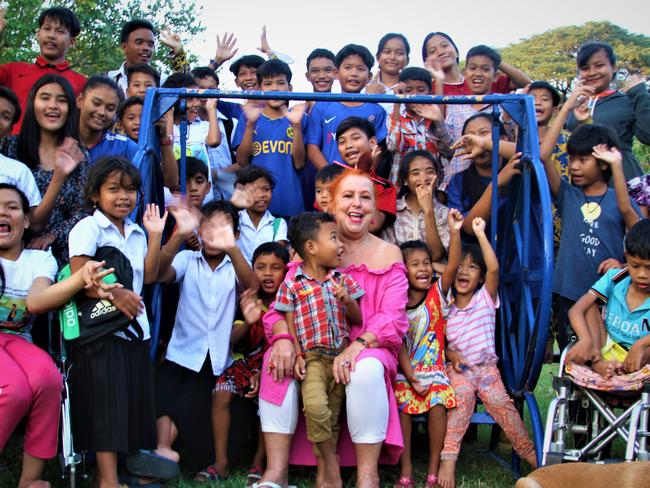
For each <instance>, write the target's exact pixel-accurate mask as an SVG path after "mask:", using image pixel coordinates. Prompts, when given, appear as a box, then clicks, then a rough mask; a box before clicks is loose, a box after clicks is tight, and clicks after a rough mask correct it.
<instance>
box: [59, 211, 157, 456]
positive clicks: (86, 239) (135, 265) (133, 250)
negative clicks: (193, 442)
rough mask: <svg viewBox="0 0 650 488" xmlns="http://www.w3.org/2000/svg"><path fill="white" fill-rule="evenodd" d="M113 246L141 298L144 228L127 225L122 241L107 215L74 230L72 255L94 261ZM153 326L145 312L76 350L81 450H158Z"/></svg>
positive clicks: (74, 393)
mask: <svg viewBox="0 0 650 488" xmlns="http://www.w3.org/2000/svg"><path fill="white" fill-rule="evenodd" d="M103 246H114V247H116V248H117V249H119V250H120V251H121V252H122V253H123V254H124V255H125V256H126V257H127V259H128V260H129V262H130V263H131V267H132V269H133V291H134V292H135V293H137V294H141V293H142V286H143V283H144V260H145V256H146V253H147V239H146V237H145V234H144V231H143V230H142V228H141V227H140V226H138V225H137V224H135V223H133V222H132V221H131V220H129V219H125V221H124V236H123V235H122V234H121V233H120V231H119V230H118V228H117V227H116V226H115V224H113V223H112V222H111V221H110V220H109V219H108V217H106V215H104V213H102V212H101V211H100V210H95V212H94V213H93V215H92V216H89V217H86V218H84V219H83V220H81V221H79V222H78V223H77V225H75V226H74V227H73V229H72V230H71V231H70V239H69V251H70V256H71V257H74V256H91V257H92V256H94V255H95V253H96V252H97V249H98V248H99V247H103ZM149 337H150V336H149V321H148V319H147V315H146V312H145V311H143V312H141V313H140V314H139V315H138V316H137V317H136V319H135V323H133V324H132V325H130V326H129V327H128V329H127V331H126V333H124V332H116V333H115V334H113V335H109V336H106V337H103V338H101V339H98V340H96V341H94V342H91V343H89V344H87V345H83V346H74V347H73V349H72V354H71V356H72V361H73V367H72V369H71V372H70V382H71V400H72V408H73V411H74V412H75V415H73V419H72V427H73V432H74V435H75V444H76V445H77V447H78V448H80V449H92V450H95V451H109V452H122V453H131V452H134V451H137V450H138V449H148V450H150V449H155V448H156V444H157V436H156V417H155V407H154V396H153V372H152V365H151V361H150V359H149Z"/></svg>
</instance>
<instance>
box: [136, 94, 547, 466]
mask: <svg viewBox="0 0 650 488" xmlns="http://www.w3.org/2000/svg"><path fill="white" fill-rule="evenodd" d="M187 98H219V99H253V100H287V101H289V100H304V101H339V102H344V101H346V102H372V103H421V104H447V105H456V104H482V105H491V106H492V109H491V114H492V142H493V149H492V170H493V171H492V187H493V188H496V187H497V175H498V171H499V167H500V157H499V154H498V150H499V120H500V116H501V110H504V111H505V112H507V114H508V115H509V116H510V118H511V119H512V120H513V121H514V123H515V124H516V125H517V127H518V137H517V150H518V151H519V152H521V153H522V157H521V170H522V174H521V176H520V177H517V178H515V179H514V180H513V181H512V182H511V184H510V185H509V187H508V193H507V201H506V204H505V205H504V207H503V208H502V209H501V210H499V208H498V199H499V192H498V191H493V192H492V207H491V212H492V216H491V233H490V237H491V242H492V245H493V247H494V248H495V249H496V250H497V255H498V256H499V262H500V265H501V272H500V283H499V295H500V298H501V307H500V312H499V318H500V320H499V321H498V322H499V334H498V336H499V342H498V343H497V349H498V353H499V357H500V359H501V366H502V372H503V380H504V383H505V384H506V386H507V388H508V390H509V392H510V394H511V395H512V396H513V398H514V399H515V402H516V403H517V406H518V408H519V409H521V408H523V404H524V403H526V404H527V406H528V410H529V413H530V417H531V424H532V429H533V436H534V442H535V446H536V449H537V458H538V464H539V463H540V461H541V452H542V442H543V437H544V432H543V422H542V419H541V416H540V412H539V407H538V405H537V401H536V399H535V395H534V389H535V385H536V384H537V380H538V378H539V374H540V372H541V368H542V364H543V361H544V353H545V350H546V342H547V338H548V326H549V321H550V315H551V291H552V273H553V223H552V214H551V196H550V193H549V188H548V182H547V179H546V173H545V171H544V167H543V165H542V163H541V161H540V158H539V140H538V137H537V123H536V119H535V109H534V102H533V97H532V96H530V95H485V96H454V97H446V96H426V95H424V96H403V95H368V94H356V93H337V94H334V93H297V92H296V93H294V92H262V91H247V92H239V91H220V90H198V89H197V90H192V89H171V88H150V89H149V90H147V95H146V97H145V102H144V107H143V110H142V119H141V123H140V140H139V142H138V152H137V154H136V157H135V161H134V163H135V164H136V165H137V166H138V167H139V168H140V174H141V176H142V182H143V189H144V198H143V201H142V202H141V204H143V203H144V204H146V203H157V204H159V205H161V206H162V205H163V202H162V201H160V198H161V194H162V193H161V191H160V188H159V186H160V184H161V183H160V181H159V177H157V176H156V174H159V172H157V171H154V164H158V162H159V156H158V155H159V154H160V146H159V142H158V137H157V134H156V127H155V125H154V122H155V121H157V120H158V119H160V118H161V117H162V116H163V114H165V113H166V112H167V111H168V110H169V109H170V108H172V107H173V106H174V105H175V104H176V103H177V102H178V103H179V109H180V113H181V121H180V141H181V142H180V145H181V151H180V152H181V165H180V187H181V189H184V188H185V164H186V161H185V158H186V148H185V145H186V136H187V125H188V122H187V119H186V116H185V109H186V100H187ZM140 210H141V209H140ZM499 226H501V227H500V230H501V232H499V233H497V229H498V228H499ZM497 234H499V239H497ZM151 310H152V312H153V316H152V320H151V323H152V340H151V343H152V356H153V355H155V348H156V343H157V341H158V326H159V321H160V316H159V315H160V313H159V310H160V289H159V287H158V288H156V289H154V291H153V293H152V303H151Z"/></svg>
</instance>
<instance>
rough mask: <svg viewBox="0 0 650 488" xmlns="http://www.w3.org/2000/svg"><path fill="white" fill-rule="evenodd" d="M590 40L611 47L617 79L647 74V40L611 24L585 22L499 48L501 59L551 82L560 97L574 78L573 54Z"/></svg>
mask: <svg viewBox="0 0 650 488" xmlns="http://www.w3.org/2000/svg"><path fill="white" fill-rule="evenodd" d="M589 40H598V41H604V42H607V43H609V44H611V45H612V47H613V48H614V52H615V53H616V57H617V58H618V63H617V67H618V68H619V74H618V76H619V77H620V78H625V77H627V76H628V75H630V74H633V73H643V74H648V73H650V37H648V36H645V35H642V34H634V33H631V32H629V31H628V30H626V29H623V28H622V27H619V26H617V25H615V24H612V23H611V22H587V23H586V24H584V25H580V26H577V25H571V26H566V27H560V28H557V29H552V30H548V31H546V32H544V33H542V34H536V35H534V36H532V37H530V38H528V39H523V40H521V41H520V42H517V43H514V44H511V45H509V46H508V47H506V48H504V49H501V50H500V52H501V55H502V56H503V59H504V60H505V61H507V62H508V63H510V64H512V65H514V66H516V67H518V68H521V69H522V70H523V71H524V72H525V73H527V74H528V75H529V76H530V77H531V78H532V79H534V80H546V81H549V82H551V83H553V84H554V85H555V86H556V87H557V88H558V90H560V91H561V92H562V93H563V94H565V95H566V94H567V93H568V92H569V91H570V90H571V85H572V84H573V81H574V80H575V78H576V73H577V68H576V54H577V52H578V48H579V47H580V45H581V44H582V43H584V42H586V41H589Z"/></svg>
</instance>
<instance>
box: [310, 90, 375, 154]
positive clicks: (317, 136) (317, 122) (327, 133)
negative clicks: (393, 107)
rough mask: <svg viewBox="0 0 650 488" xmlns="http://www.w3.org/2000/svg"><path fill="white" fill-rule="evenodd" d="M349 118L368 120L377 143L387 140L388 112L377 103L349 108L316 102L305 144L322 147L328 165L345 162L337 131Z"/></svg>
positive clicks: (337, 104) (336, 103)
mask: <svg viewBox="0 0 650 488" xmlns="http://www.w3.org/2000/svg"><path fill="white" fill-rule="evenodd" d="M348 117H361V118H362V119H368V120H369V121H370V122H371V123H372V124H373V125H374V126H375V132H376V137H377V142H381V141H383V140H384V139H386V111H385V110H384V109H383V108H382V107H381V106H380V105H378V104H376V103H364V104H363V105H359V106H358V107H348V106H347V105H343V104H342V103H341V102H316V103H315V104H314V107H313V108H312V109H311V112H310V114H309V128H308V129H307V136H306V138H305V144H315V145H316V146H318V147H320V150H321V152H322V153H323V156H325V159H327V162H328V163H330V164H331V163H333V162H334V161H338V162H343V160H342V159H341V154H340V153H339V148H338V144H337V142H336V129H338V127H339V124H340V123H341V122H343V121H344V120H345V119H347V118H348Z"/></svg>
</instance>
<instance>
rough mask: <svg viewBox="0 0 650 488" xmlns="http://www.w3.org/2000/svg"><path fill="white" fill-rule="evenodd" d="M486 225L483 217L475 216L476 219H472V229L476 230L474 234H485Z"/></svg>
mask: <svg viewBox="0 0 650 488" xmlns="http://www.w3.org/2000/svg"><path fill="white" fill-rule="evenodd" d="M485 225H486V224H485V220H483V219H482V218H481V217H474V220H472V230H473V231H474V235H475V236H479V235H484V234H485Z"/></svg>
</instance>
